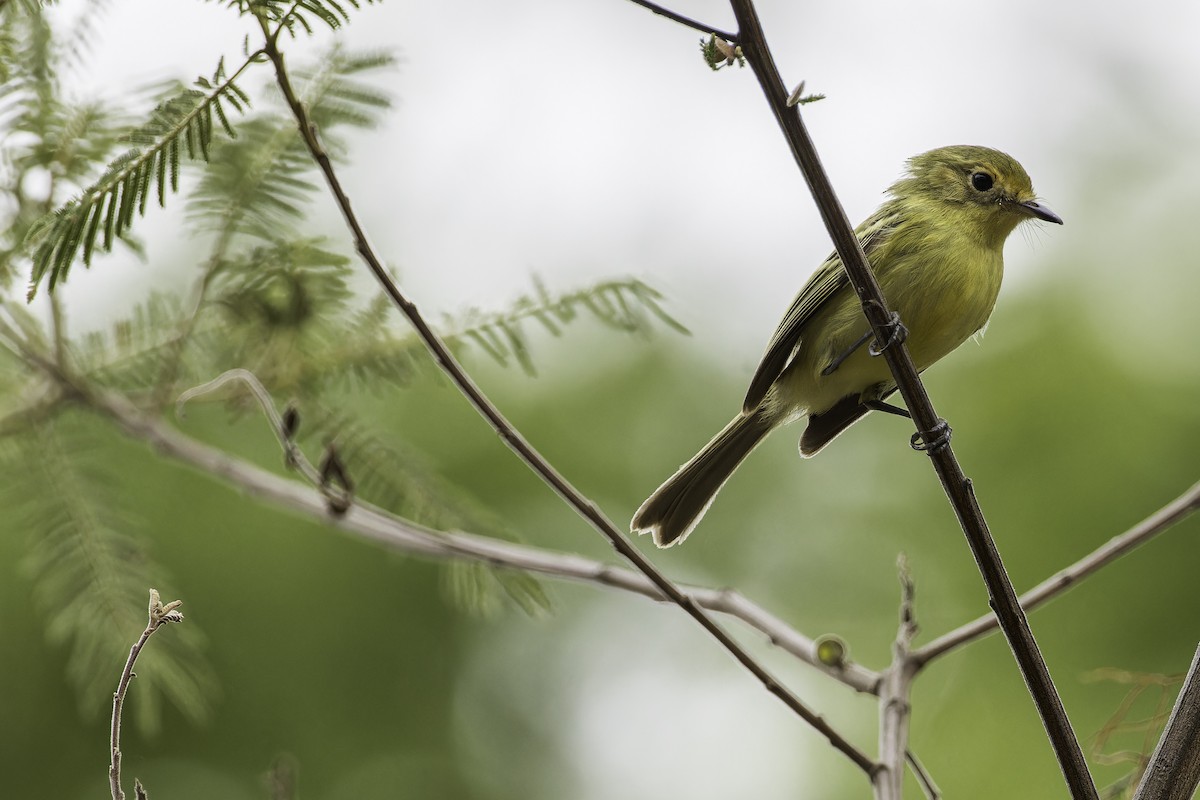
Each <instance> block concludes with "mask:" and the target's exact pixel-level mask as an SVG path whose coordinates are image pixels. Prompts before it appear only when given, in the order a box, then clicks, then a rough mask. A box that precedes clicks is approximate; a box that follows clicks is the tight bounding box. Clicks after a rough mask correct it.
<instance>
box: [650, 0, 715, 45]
mask: <svg viewBox="0 0 1200 800" xmlns="http://www.w3.org/2000/svg"><path fill="white" fill-rule="evenodd" d="M629 2H631V3H635V4H637V5H639V6H641V7H642V8H646V9H649V10H650V11H653V12H654V13H655V14H660V15H661V16H664V17H666V18H667V19H669V20H672V21H674V22H678V23H679V24H680V25H684V26H687V27H689V28H691V29H692V30H694V31H700V32H701V33H707V34H710V35H712V36H716V37H717V38H718V39H724V40H725V41H727V42H732V43H733V44H737V41H738V38H737V34H733V33H729V32H728V31H723V30H721V29H720V28H713V27H711V26H709V25H705V24H704V23H703V22H697V21H696V20H694V19H692V18H690V17H685V16H684V15H683V14H679V13H676V12H674V11H672V10H671V9H669V8H663V7H662V6H660V5H659V4H658V3H651V2H650V0H629Z"/></svg>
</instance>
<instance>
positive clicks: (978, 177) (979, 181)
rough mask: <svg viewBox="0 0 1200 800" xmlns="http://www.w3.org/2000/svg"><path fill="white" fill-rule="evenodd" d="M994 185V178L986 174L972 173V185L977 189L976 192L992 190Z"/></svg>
mask: <svg viewBox="0 0 1200 800" xmlns="http://www.w3.org/2000/svg"><path fill="white" fill-rule="evenodd" d="M993 183H994V181H993V180H992V176H991V175H988V174H987V173H986V172H972V173H971V185H972V186H974V187H975V191H977V192H986V191H987V190H988V189H991V188H992V184H993Z"/></svg>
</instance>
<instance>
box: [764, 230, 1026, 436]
mask: <svg viewBox="0 0 1200 800" xmlns="http://www.w3.org/2000/svg"><path fill="white" fill-rule="evenodd" d="M915 230H916V231H919V233H917V234H916V235H915V236H909V237H904V236H901V237H897V238H896V239H895V240H894V241H891V242H888V243H887V244H885V245H883V246H881V247H880V248H878V249H877V250H876V251H875V252H874V253H872V254H871V259H870V260H871V262H872V267H873V268H874V270H875V274H876V277H877V279H878V280H879V285H880V288H881V289H882V290H883V294H884V297H885V298H886V299H887V303H888V306H889V308H891V310H893V311H896V312H897V313H899V315H900V320H901V322H903V324H904V325H905V327H906V328H907V329H908V338H907V340H906V344H907V345H908V349H909V353H910V354H911V355H912V358H913V362H914V363H915V364H916V367H917V369H918V370H923V369H925V368H926V367H928V366H930V365H932V364H933V363H934V362H936V361H937V360H939V359H940V358H942V357H943V356H945V355H946V354H947V353H949V352H950V351H951V350H953V349H955V348H956V347H958V346H959V345H960V344H962V343H963V342H965V341H966V340H967V339H969V338H970V337H971V336H973V335H974V334H975V333H977V332H978V331H979V330H980V329H982V328H983V326H984V325H985V324H986V323H987V320H988V317H989V316H991V313H992V308H993V307H994V306H995V304H996V297H997V295H998V294H999V293H1000V283H1001V280H1002V279H1003V276H1004V261H1003V250H1002V244H1000V246H993V245H991V243H988V242H984V241H981V240H979V239H978V238H973V237H970V236H966V235H963V234H962V233H961V231H960V230H957V229H956V228H955V227H954V226H930V227H926V228H924V229H922V228H921V227H916V228H915ZM867 330H868V325H867V322H866V319H865V318H864V317H863V313H862V310H861V307H860V304H859V301H858V297H857V296H856V295H855V294H854V291H853V289H852V288H851V287H850V286H845V287H843V288H842V289H841V290H840V291H839V292H838V293H837V294H835V295H834V296H833V297H831V298H830V299H829V300H828V301H827V303H826V304H825V307H823V308H822V309H821V310H820V311H819V312H818V313H817V314H815V315H814V316H813V318H812V320H811V321H810V323H809V324H808V325H807V326H806V327H805V330H804V332H803V333H802V338H801V343H800V346H799V349H798V350H797V352H796V354H795V357H794V358H793V361H792V363H791V364H790V365H789V367H788V368H787V370H786V371H785V373H784V374H783V375H781V376H780V379H779V381H778V382H777V384H776V386H775V390H774V392H773V396H772V397H771V398H770V400H769V402H771V403H772V404H773V405H774V406H775V408H776V409H777V410H778V411H779V412H780V413H781V414H783V413H785V412H786V413H787V414H788V415H793V414H796V413H810V414H819V413H821V412H823V411H825V410H827V409H828V408H830V407H831V406H832V405H833V404H834V403H836V402H837V401H838V400H840V399H841V398H843V397H846V396H848V395H852V394H860V393H863V392H867V393H868V394H878V393H880V392H882V391H884V390H886V389H890V388H891V387H892V386H894V382H893V380H892V377H891V373H890V371H889V370H888V366H887V362H886V360H885V359H883V358H874V357H871V356H870V355H869V354H868V352H867V347H866V346H865V345H864V346H862V347H860V348H858V350H856V351H855V352H854V354H853V355H851V356H850V357H849V358H847V359H846V360H845V361H844V362H843V363H841V364H840V365H839V366H838V367H837V369H836V370H834V371H833V372H832V373H831V374H829V375H822V371H823V370H825V369H826V368H827V367H828V366H829V365H830V364H831V363H833V362H834V360H835V359H837V358H838V357H839V356H840V355H842V354H844V353H845V352H846V351H847V350H849V349H850V348H851V347H853V346H854V344H855V343H856V342H858V341H859V340H860V339H861V338H862V336H863V334H865V333H866V332H867Z"/></svg>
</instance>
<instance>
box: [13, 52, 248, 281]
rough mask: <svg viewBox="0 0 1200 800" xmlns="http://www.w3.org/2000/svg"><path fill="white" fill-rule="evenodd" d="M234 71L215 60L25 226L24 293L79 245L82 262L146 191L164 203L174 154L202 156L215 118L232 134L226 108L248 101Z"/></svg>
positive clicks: (142, 205) (174, 179)
mask: <svg viewBox="0 0 1200 800" xmlns="http://www.w3.org/2000/svg"><path fill="white" fill-rule="evenodd" d="M235 77H236V74H235V75H234V76H226V74H225V65H224V62H223V61H222V62H221V63H220V64H218V66H217V69H216V72H214V73H213V76H212V78H211V79H209V78H200V79H198V80H197V81H196V84H195V86H194V87H193V88H190V89H186V90H184V91H182V92H180V93H178V94H176V95H175V96H174V97H171V98H170V99H168V100H166V101H164V102H163V103H162V104H160V105H159V106H158V108H156V109H155V110H154V113H153V114H152V115H151V116H150V119H149V121H148V122H147V123H146V124H145V125H143V126H142V127H140V128H138V129H137V130H134V131H133V132H132V133H130V134H129V136H128V140H129V141H130V142H132V143H133V144H134V145H135V146H134V147H133V148H132V149H130V150H128V151H126V152H125V153H123V154H121V155H120V156H118V157H117V158H116V159H115V160H113V161H112V162H111V163H110V164H109V165H108V168H107V169H106V170H105V171H104V173H103V174H102V175H101V176H100V177H99V179H97V180H96V181H95V182H94V183H93V184H92V185H91V186H89V187H88V188H87V189H85V190H84V191H83V193H82V194H81V195H80V196H79V197H77V198H75V199H73V200H71V201H70V202H68V203H67V204H66V205H64V206H63V207H62V208H60V209H58V210H57V211H55V212H54V213H53V214H50V215H47V216H46V217H45V218H43V219H42V220H41V221H39V222H38V223H37V224H36V225H34V226H33V228H32V229H31V230H30V232H29V235H28V240H27V244H28V245H29V246H30V247H32V248H33V271H32V275H31V276H30V289H29V297H30V298H32V297H33V295H34V293H35V292H36V289H37V286H38V285H39V284H40V283H41V281H42V279H43V277H45V276H46V275H47V274H49V286H50V289H51V290H53V289H54V286H55V285H56V284H57V283H58V281H60V280H63V279H64V278H65V277H66V275H67V273H68V271H69V270H70V268H71V264H72V263H73V262H74V260H75V257H76V255H77V254H78V253H79V251H80V250H81V249H82V251H83V255H82V260H83V263H84V265H85V266H86V265H88V264H90V263H91V260H92V254H93V252H94V250H95V248H96V246H97V244H99V246H100V248H101V249H102V250H111V249H112V245H113V241H114V239H116V238H118V237H121V236H122V235H123V234H125V233H126V231H128V230H129V228H130V226H131V225H132V224H133V219H134V215H135V214H137V215H144V214H145V213H146V204H147V202H148V200H149V199H150V196H151V194H155V195H156V196H157V200H158V203H159V205H165V204H166V194H167V192H168V190H169V191H171V192H175V191H178V189H179V170H180V160H181V158H183V157H185V156H186V158H188V159H193V160H194V159H198V158H202V159H204V160H208V157H209V148H210V146H211V143H212V139H213V134H214V129H215V126H216V125H219V126H220V127H221V128H222V129H223V130H224V131H225V132H226V133H227V134H229V135H230V136H232V135H233V128H232V127H231V126H230V124H229V114H228V110H227V108H228V109H232V110H236V111H239V112H241V111H243V110H244V109H245V107H246V105H247V104H248V103H249V97H248V96H247V95H246V94H245V93H244V92H243V91H242V90H241V89H239V88H238V87H237V85H236V84H235V83H234V78H235ZM98 240H99V241H98Z"/></svg>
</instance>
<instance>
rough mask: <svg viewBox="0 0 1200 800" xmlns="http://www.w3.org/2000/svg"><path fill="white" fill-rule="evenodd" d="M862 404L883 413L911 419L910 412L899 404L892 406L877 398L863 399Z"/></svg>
mask: <svg viewBox="0 0 1200 800" xmlns="http://www.w3.org/2000/svg"><path fill="white" fill-rule="evenodd" d="M862 406H863V408H869V409H871V410H872V411H882V412H883V413H885V414H895V415H896V416H897V417H907V418H908V419H912V414H910V413H908V411H907V410H906V409H903V408H901V407H900V406H894V405H892V404H891V403H885V402H883V401H882V400H879V399H875V400H863V401H862Z"/></svg>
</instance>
